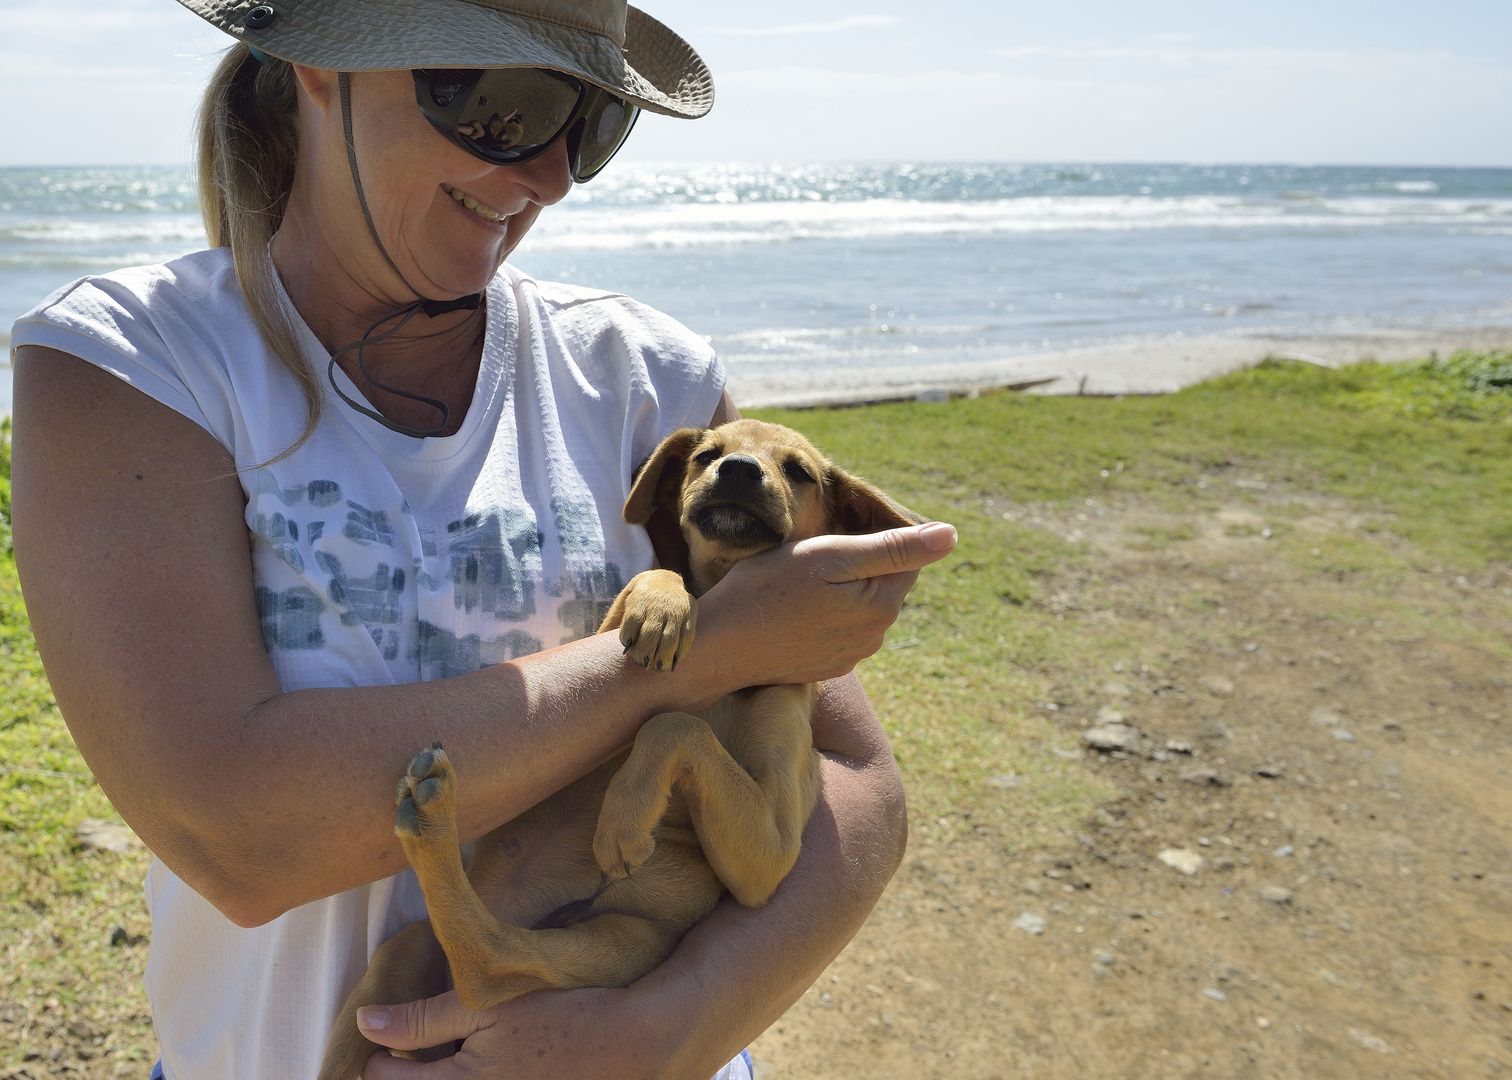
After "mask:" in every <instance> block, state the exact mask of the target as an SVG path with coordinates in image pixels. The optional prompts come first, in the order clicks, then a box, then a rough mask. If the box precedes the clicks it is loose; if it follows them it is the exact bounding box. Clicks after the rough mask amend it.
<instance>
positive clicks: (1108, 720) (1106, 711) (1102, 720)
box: [1097, 705, 1128, 724]
mask: <svg viewBox="0 0 1512 1080" xmlns="http://www.w3.org/2000/svg"><path fill="white" fill-rule="evenodd" d="M1127 719H1128V717H1126V716H1125V715H1124V714H1123V713H1121V712H1119V711H1118V710H1117V709H1115V708H1114V707H1113V706H1111V705H1104V706H1103V707H1102V708H1100V709H1098V710H1097V722H1098V723H1099V724H1122V723H1123V722H1124V721H1125V720H1127Z"/></svg>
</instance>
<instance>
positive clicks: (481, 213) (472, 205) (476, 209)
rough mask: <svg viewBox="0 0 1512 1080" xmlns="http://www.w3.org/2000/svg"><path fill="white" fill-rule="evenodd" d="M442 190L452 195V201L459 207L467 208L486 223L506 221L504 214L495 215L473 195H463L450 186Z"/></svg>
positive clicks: (442, 186) (442, 187) (443, 187)
mask: <svg viewBox="0 0 1512 1080" xmlns="http://www.w3.org/2000/svg"><path fill="white" fill-rule="evenodd" d="M441 190H442V191H444V192H446V193H447V194H448V195H450V196H451V197H452V200H453V201H454V202H455V203H456V204H457V205H458V206H462V207H466V208H467V209H468V210H470V211H472V213H473V214H475V215H476V216H478V217H480V218H482V219H483V220H484V221H495V222H497V221H503V220H504V215H503V214H498V213H495V212H494V211H492V210H490V209H489V208H488V207H486V206H484V205H483V204H482V203H480V202H478V200H477V199H474V198H473V197H472V196H471V195H464V194H462V192H460V191H458V190H457V189H456V188H454V187H452V186H451V185H450V184H442V185H441Z"/></svg>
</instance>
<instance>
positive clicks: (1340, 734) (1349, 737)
mask: <svg viewBox="0 0 1512 1080" xmlns="http://www.w3.org/2000/svg"><path fill="white" fill-rule="evenodd" d="M1333 737H1334V738H1336V739H1338V740H1339V741H1340V742H1354V741H1355V738H1354V732H1352V731H1344V730H1342V729H1340V728H1335V729H1334V733H1333Z"/></svg>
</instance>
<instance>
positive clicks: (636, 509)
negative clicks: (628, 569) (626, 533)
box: [624, 428, 708, 525]
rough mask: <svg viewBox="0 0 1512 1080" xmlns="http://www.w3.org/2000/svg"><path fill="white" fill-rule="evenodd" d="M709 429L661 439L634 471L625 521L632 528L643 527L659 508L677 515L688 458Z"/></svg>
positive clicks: (688, 431) (697, 429)
mask: <svg viewBox="0 0 1512 1080" xmlns="http://www.w3.org/2000/svg"><path fill="white" fill-rule="evenodd" d="M707 430H708V428H681V429H679V430H677V431H674V432H673V433H672V434H670V435H668V436H667V437H666V438H665V439H663V440H662V442H661V445H660V446H658V447H657V448H656V449H655V450H653V451H652V452H651V456H650V457H648V458H647V459H646V460H645V461H643V462H641V464H640V466H639V467H638V468H637V469H636V470H635V474H634V483H632V484H631V485H630V497H629V498H628V499H626V500H625V512H624V517H625V521H626V522H628V523H629V524H631V525H644V524H646V522H648V521H650V520H651V515H652V514H653V513H654V512H655V511H656V509H657V507H664V508H666V509H668V510H670V511H672V516H673V518H676V516H677V503H678V494H679V492H680V491H681V489H682V481H683V473H684V472H686V471H687V466H688V455H689V454H690V453H692V451H693V447H695V446H697V445H698V440H699V439H701V438H703V437H704V432H706V431H707Z"/></svg>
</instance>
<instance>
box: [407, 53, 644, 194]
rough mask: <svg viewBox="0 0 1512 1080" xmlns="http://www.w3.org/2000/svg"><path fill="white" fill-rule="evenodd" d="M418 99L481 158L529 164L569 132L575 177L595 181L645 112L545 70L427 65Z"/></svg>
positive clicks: (419, 77) (436, 123)
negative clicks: (434, 66) (641, 113)
mask: <svg viewBox="0 0 1512 1080" xmlns="http://www.w3.org/2000/svg"><path fill="white" fill-rule="evenodd" d="M413 74H414V76H415V100H416V101H418V102H419V103H420V111H421V112H422V113H424V114H425V118H426V119H427V120H429V121H430V122H431V126H432V127H434V128H435V129H436V130H437V131H439V132H440V133H441V134H442V135H444V136H445V137H446V138H447V140H448V141H450V142H452V143H455V144H456V145H457V146H460V147H461V148H462V149H464V150H466V151H467V152H468V153H469V154H472V155H473V156H474V157H476V158H481V159H482V160H484V161H487V162H489V163H490V164H493V165H522V164H524V163H525V162H527V161H530V160H531V159H532V158H536V157H539V156H540V155H541V154H544V153H545V152H546V151H547V150H549V149H550V148H551V146H552V145H553V144H554V143H555V142H556V141H557V140H558V139H560V138H562V137H563V136H564V135H565V136H566V137H567V160H568V167H569V169H570V170H571V173H572V179H573V180H574V181H576V182H577V183H579V184H582V183H586V182H587V181H589V180H592V179H593V178H594V177H595V176H597V175H598V174H599V172H600V171H601V170H602V169H603V167H604V166H605V165H607V164H609V159H610V158H612V157H613V156H614V155H615V152H616V151H617V150H619V148H620V147H621V146H623V145H624V142H625V139H626V138H628V137H629V135H630V129H631V128H632V127H634V126H635V118H636V117H637V116H639V115H640V109H639V107H637V106H635V105H632V104H630V103H629V102H628V101H626V100H624V99H623V98H620V97H616V96H615V95H613V94H611V93H609V91H607V90H603V89H600V88H599V87H597V86H592V85H590V84H587V83H584V82H581V81H580V80H578V79H574V78H573V77H572V76H571V75H563V74H562V73H561V72H557V71H548V70H546V69H545V68H464V69H451V68H423V69H419V70H416V71H415V72H414V73H413Z"/></svg>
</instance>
